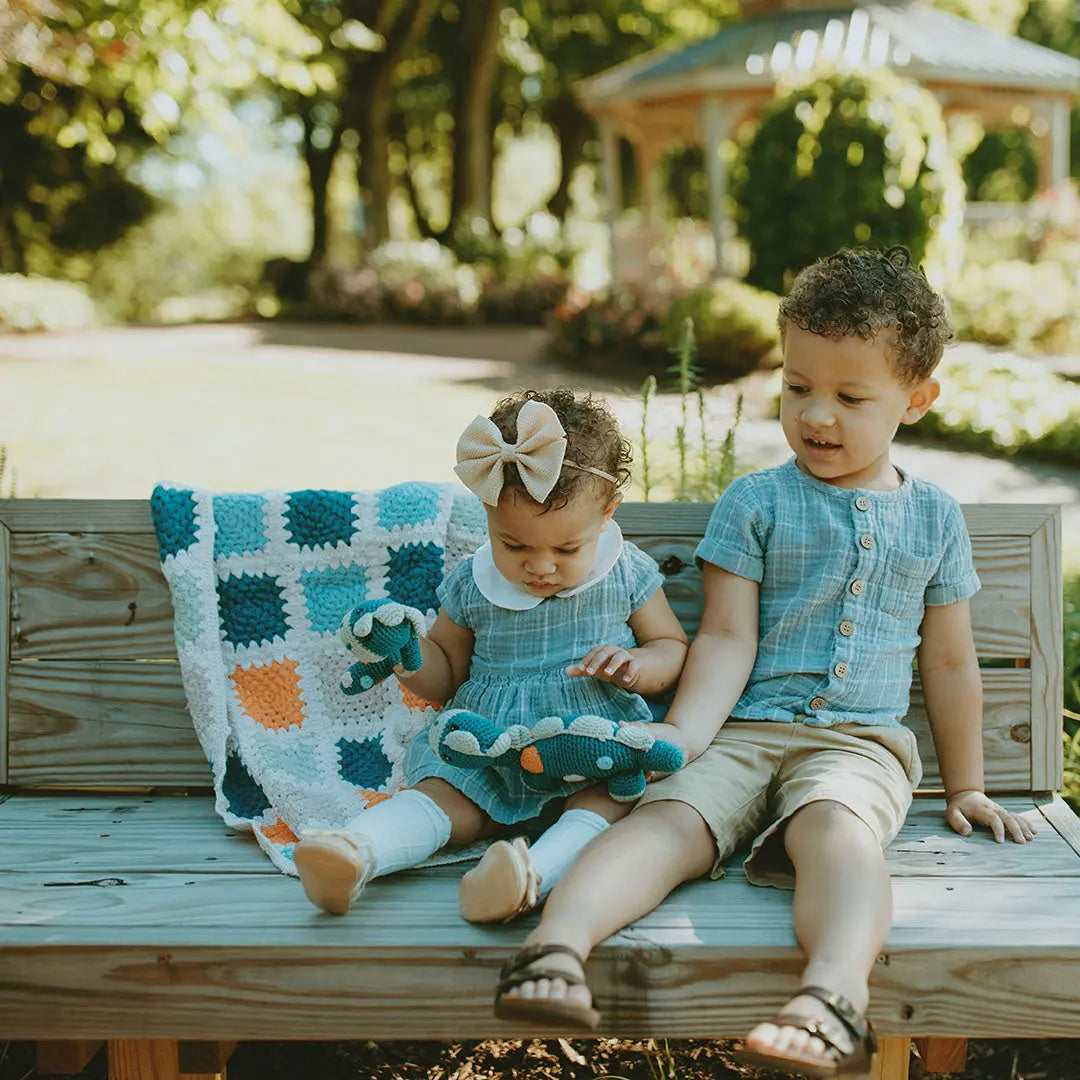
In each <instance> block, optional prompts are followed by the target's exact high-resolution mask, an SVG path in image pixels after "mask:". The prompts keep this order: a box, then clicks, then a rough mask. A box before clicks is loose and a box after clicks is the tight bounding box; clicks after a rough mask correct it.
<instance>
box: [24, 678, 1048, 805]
mask: <svg viewBox="0 0 1080 1080" xmlns="http://www.w3.org/2000/svg"><path fill="white" fill-rule="evenodd" d="M982 676H983V697H984V708H983V748H984V755H985V758H986V781H987V787H988V790H993V791H1024V790H1030V789H1031V788H1032V783H1031V756H1030V746H1029V741H1030V739H1031V729H1030V726H1029V723H1028V708H1029V703H1030V700H1031V690H1030V680H1031V672H1030V670H1028V669H1024V668H1019V669H999V668H987V669H984V670H983V672H982ZM9 684H10V689H9V704H8V729H9V735H8V750H9V764H8V769H9V779H10V782H11V783H13V784H23V785H45V784H50V785H57V786H72V787H80V786H82V787H92V786H101V785H115V786H130V787H138V786H146V785H151V786H153V785H158V786H163V787H192V786H202V785H206V784H207V783H209V773H208V769H207V766H206V762H205V760H204V758H203V754H202V751H201V750H200V748H199V745H198V741H197V740H196V738H195V733H194V730H193V729H192V726H191V719H190V717H189V716H188V713H187V708H186V706H185V703H184V695H183V687H182V686H181V683H180V668H179V665H178V664H175V663H168V662H162V663H154V662H141V663H140V662H127V661H103V662H100V663H95V662H84V661H25V660H23V661H18V662H16V663H12V664H11V665H10V668H9ZM907 722H908V724H909V725H910V726H911V728H912V730H913V731H914V732H915V734H916V736H917V738H918V740H919V751H920V754H921V755H922V758H923V764H924V768H925V778H924V781H923V783H924V786H925V787H927V788H935V787H938V786H940V776H939V774H938V770H937V763H936V762H937V759H936V757H935V755H934V749H933V741H932V739H931V737H930V732H929V724H928V722H927V719H926V713H925V707H924V704H923V698H922V691H921V688H920V685H919V680H918V676H917V675H916V677H915V680H914V682H913V685H912V695H911V712H910V714H909V716H908V721H907Z"/></svg>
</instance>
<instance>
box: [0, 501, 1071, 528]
mask: <svg viewBox="0 0 1080 1080" xmlns="http://www.w3.org/2000/svg"><path fill="white" fill-rule="evenodd" d="M963 511H964V521H965V523H966V524H967V528H968V532H969V533H970V534H971V535H972V536H986V535H991V536H1031V535H1032V534H1033V533H1034V532H1036V531H1037V530H1038V529H1040V528H1041V527H1042V525H1043V524H1044V522H1045V521H1046V519H1047V518H1048V517H1050V516H1051V515H1052V514H1054V513H1056V512H1059V511H1060V508H1059V507H1058V506H1057V505H1055V504H1052V503H1045V504H1042V503H970V504H967V505H965V506H964V507H963ZM710 513H712V506H711V505H710V504H709V503H642V502H626V503H623V504H622V505H621V506H620V507H619V509H618V511H617V512H616V514H617V517H618V520H619V523H620V524H621V525H622V526H623V528H624V529H628V530H630V531H634V532H650V533H657V534H659V533H666V534H667V535H670V536H684V535H686V534H688V533H697V534H699V535H700V534H701V533H702V532H704V530H705V526H706V524H707V523H708V520H709V514H710ZM0 522H2V523H4V524H6V525H7V526H8V528H10V529H11V530H12V532H106V533H108V532H114V533H115V532H127V533H150V534H152V533H153V531H154V526H153V522H152V520H151V518H150V503H149V502H148V501H147V500H146V499H5V500H2V501H0Z"/></svg>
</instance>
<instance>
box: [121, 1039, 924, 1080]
mask: <svg viewBox="0 0 1080 1080" xmlns="http://www.w3.org/2000/svg"><path fill="white" fill-rule="evenodd" d="M910 1063H911V1040H910V1039H909V1038H907V1037H906V1036H904V1035H897V1036H891V1037H889V1038H886V1039H878V1052H877V1056H876V1057H875V1058H874V1067H873V1069H871V1071H870V1080H908V1065H909V1064H910ZM110 1080H112V1078H111V1077H110Z"/></svg>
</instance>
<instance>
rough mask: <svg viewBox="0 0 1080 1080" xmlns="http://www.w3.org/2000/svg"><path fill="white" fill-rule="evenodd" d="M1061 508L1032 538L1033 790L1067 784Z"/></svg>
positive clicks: (1044, 789) (1043, 789)
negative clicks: (1063, 725)
mask: <svg viewBox="0 0 1080 1080" xmlns="http://www.w3.org/2000/svg"><path fill="white" fill-rule="evenodd" d="M1062 618H1063V612H1062V578H1061V508H1060V507H1058V508H1057V509H1056V510H1055V512H1054V514H1053V515H1052V516H1051V517H1050V518H1049V519H1048V520H1047V522H1046V523H1045V524H1044V525H1043V526H1042V528H1040V529H1039V530H1038V531H1037V532H1036V533H1035V534H1034V535H1033V536H1032V538H1031V673H1032V675H1031V678H1032V682H1031V733H1032V742H1031V766H1032V785H1031V786H1032V787H1033V788H1035V789H1038V790H1042V791H1056V790H1057V789H1058V788H1060V787H1061V784H1062V770H1063V755H1062V751H1061V705H1062V696H1063V693H1064V671H1063V665H1062V629H1061V626H1062Z"/></svg>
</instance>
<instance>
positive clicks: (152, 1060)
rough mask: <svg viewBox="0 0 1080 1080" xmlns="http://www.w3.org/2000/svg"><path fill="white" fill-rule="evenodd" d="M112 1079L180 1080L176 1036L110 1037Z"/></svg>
mask: <svg viewBox="0 0 1080 1080" xmlns="http://www.w3.org/2000/svg"><path fill="white" fill-rule="evenodd" d="M109 1080H180V1061H179V1056H178V1053H177V1048H176V1040H175V1039H110V1040H109Z"/></svg>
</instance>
